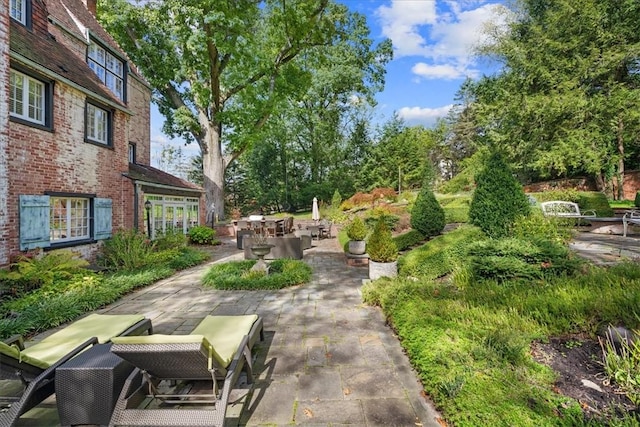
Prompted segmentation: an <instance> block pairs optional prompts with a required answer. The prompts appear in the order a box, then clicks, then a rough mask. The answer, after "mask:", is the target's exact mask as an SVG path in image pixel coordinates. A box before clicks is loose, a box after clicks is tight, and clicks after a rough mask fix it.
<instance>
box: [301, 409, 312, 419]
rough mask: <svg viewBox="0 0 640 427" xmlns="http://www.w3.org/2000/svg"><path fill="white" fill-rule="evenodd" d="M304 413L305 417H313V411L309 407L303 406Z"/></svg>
mask: <svg viewBox="0 0 640 427" xmlns="http://www.w3.org/2000/svg"><path fill="white" fill-rule="evenodd" d="M303 412H304V414H305V415H306V416H307V418H313V411H312V410H311V409H309V408H304V411H303Z"/></svg>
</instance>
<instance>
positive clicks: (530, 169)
mask: <svg viewBox="0 0 640 427" xmlns="http://www.w3.org/2000/svg"><path fill="white" fill-rule="evenodd" d="M516 4H517V6H518V8H517V10H516V9H514V12H515V13H514V15H513V17H514V19H513V20H512V22H511V24H510V26H509V30H508V31H507V32H506V33H505V34H500V35H499V36H498V37H497V40H496V41H497V43H495V44H493V45H492V46H490V47H489V48H488V49H485V50H484V51H482V53H485V54H486V53H490V54H492V55H494V57H496V58H497V59H498V60H500V61H501V62H502V63H503V64H504V67H503V69H502V71H501V73H500V74H498V75H496V76H492V77H486V78H484V79H482V80H481V81H480V82H478V83H477V84H475V85H473V86H472V87H471V89H470V92H471V93H472V94H473V100H474V102H475V105H473V106H472V108H465V109H462V110H461V111H464V112H465V113H468V112H472V113H473V114H472V118H473V120H475V124H476V126H477V129H478V134H477V137H476V142H485V143H490V144H496V145H498V146H500V147H501V148H502V149H503V150H505V152H507V153H508V154H509V156H510V160H511V161H512V162H513V163H514V165H515V166H516V169H517V170H518V172H519V173H520V174H521V175H522V176H523V177H529V178H533V179H536V178H549V177H550V178H556V177H563V176H571V175H576V174H589V175H591V176H593V177H595V178H596V180H597V181H598V182H599V183H600V185H601V186H602V187H603V188H604V184H605V182H606V181H608V180H610V179H611V178H612V177H615V176H616V175H617V176H618V177H621V175H622V174H623V173H624V164H625V161H629V160H630V155H633V156H634V157H637V153H638V148H637V147H638V141H639V132H640V121H639V117H640V116H639V112H640V96H638V95H639V94H640V92H639V89H640V32H638V31H637V21H638V18H640V2H638V1H637V0H552V1H551V0H520V1H519V2H517V3H516ZM466 89H467V90H469V88H466ZM468 118H469V117H468V116H467V117H465V118H464V119H465V120H468ZM636 164H637V163H636Z"/></svg>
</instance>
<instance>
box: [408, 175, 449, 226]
mask: <svg viewBox="0 0 640 427" xmlns="http://www.w3.org/2000/svg"><path fill="white" fill-rule="evenodd" d="M444 226H445V223H444V210H443V209H442V206H440V204H439V203H438V200H436V196H435V195H434V194H433V191H431V189H430V188H429V186H428V185H426V183H425V184H424V185H423V186H422V189H421V190H420V193H419V194H418V197H417V198H416V202H415V203H414V204H413V209H411V227H412V228H413V229H414V230H418V231H419V232H420V233H422V234H423V235H425V236H427V237H431V236H435V235H437V234H440V232H441V231H442V230H443V229H444Z"/></svg>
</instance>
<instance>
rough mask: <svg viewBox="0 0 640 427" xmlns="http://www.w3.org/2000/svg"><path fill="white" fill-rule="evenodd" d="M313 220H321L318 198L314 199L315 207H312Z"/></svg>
mask: <svg viewBox="0 0 640 427" xmlns="http://www.w3.org/2000/svg"><path fill="white" fill-rule="evenodd" d="M311 219H312V220H314V221H318V220H320V211H319V210H318V198H317V197H314V198H313V206H312V207H311Z"/></svg>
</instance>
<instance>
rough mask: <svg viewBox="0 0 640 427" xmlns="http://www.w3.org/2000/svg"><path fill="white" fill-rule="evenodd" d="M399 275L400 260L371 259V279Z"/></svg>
mask: <svg viewBox="0 0 640 427" xmlns="http://www.w3.org/2000/svg"><path fill="white" fill-rule="evenodd" d="M397 275H398V261H393V262H375V261H371V260H369V279H371V280H376V279H379V278H381V277H396V276H397Z"/></svg>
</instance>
